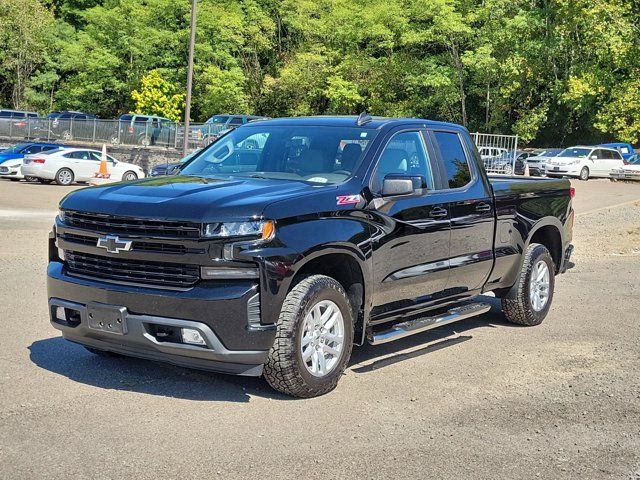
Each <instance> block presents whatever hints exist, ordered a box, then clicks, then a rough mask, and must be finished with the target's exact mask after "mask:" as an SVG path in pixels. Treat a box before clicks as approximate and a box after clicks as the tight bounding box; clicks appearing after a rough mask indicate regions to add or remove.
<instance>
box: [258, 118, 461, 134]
mask: <svg viewBox="0 0 640 480" xmlns="http://www.w3.org/2000/svg"><path fill="white" fill-rule="evenodd" d="M357 120H358V116H357V115H317V116H309V117H284V118H274V119H270V120H262V121H260V123H261V124H264V123H265V122H267V123H269V124H271V125H313V126H333V127H357V126H359V127H360V128H365V129H379V128H382V127H394V126H401V125H412V124H416V123H418V124H422V125H428V126H430V127H434V126H440V127H447V128H455V129H456V130H459V129H461V128H462V127H460V125H456V124H454V123H447V122H437V121H434V120H426V119H421V118H389V117H371V121H369V122H367V123H365V124H363V125H357V123H356V121H357Z"/></svg>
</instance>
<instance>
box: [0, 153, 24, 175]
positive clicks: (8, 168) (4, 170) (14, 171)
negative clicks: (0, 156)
mask: <svg viewBox="0 0 640 480" xmlns="http://www.w3.org/2000/svg"><path fill="white" fill-rule="evenodd" d="M0 178H8V179H9V180H22V179H23V178H24V175H22V159H21V158H15V159H13V160H7V161H5V162H3V163H2V165H0Z"/></svg>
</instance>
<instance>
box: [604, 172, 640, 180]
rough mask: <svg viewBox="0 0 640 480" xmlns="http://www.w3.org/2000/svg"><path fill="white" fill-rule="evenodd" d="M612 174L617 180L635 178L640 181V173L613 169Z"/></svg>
mask: <svg viewBox="0 0 640 480" xmlns="http://www.w3.org/2000/svg"><path fill="white" fill-rule="evenodd" d="M610 175H611V178H614V179H616V180H635V181H637V182H640V173H629V172H617V171H612V172H611V174H610Z"/></svg>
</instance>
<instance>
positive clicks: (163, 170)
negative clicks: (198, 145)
mask: <svg viewBox="0 0 640 480" xmlns="http://www.w3.org/2000/svg"><path fill="white" fill-rule="evenodd" d="M198 152H200V149H197V150H194V151H193V152H191V153H190V154H189V155H187V156H186V157H184V158H183V159H181V160H180V161H179V162H171V163H159V164H158V165H156V166H155V167H153V168H152V169H151V173H150V174H149V176H150V177H158V176H160V175H174V174H175V173H176V170H177V169H178V168H180V166H181V165H184V164H185V163H187V162H188V161H189V160H191V159H192V158H193V157H195V156H196V155H197V154H198Z"/></svg>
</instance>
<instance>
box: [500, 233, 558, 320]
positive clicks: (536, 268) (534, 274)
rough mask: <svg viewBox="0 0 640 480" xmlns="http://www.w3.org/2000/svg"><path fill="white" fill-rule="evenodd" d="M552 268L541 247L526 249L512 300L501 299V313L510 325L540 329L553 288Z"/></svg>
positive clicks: (533, 245) (542, 246)
mask: <svg viewBox="0 0 640 480" xmlns="http://www.w3.org/2000/svg"><path fill="white" fill-rule="evenodd" d="M554 273H555V265H554V263H553V259H552V258H551V254H550V253H549V250H547V248H546V247H545V246H544V245H540V244H539V243H532V244H531V245H529V247H528V248H527V251H526V252H525V255H524V261H523V263H522V267H521V270H520V277H519V279H518V284H517V291H516V295H515V298H503V299H502V311H503V312H504V315H505V317H507V320H508V321H509V322H511V323H517V324H519V325H528V326H531V325H539V324H540V323H542V321H543V320H544V319H545V317H546V316H547V313H548V312H549V308H550V307H551V301H552V300H553V288H554V285H555V276H554Z"/></svg>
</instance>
